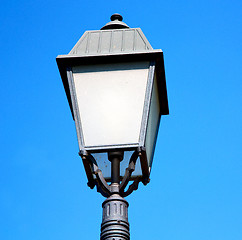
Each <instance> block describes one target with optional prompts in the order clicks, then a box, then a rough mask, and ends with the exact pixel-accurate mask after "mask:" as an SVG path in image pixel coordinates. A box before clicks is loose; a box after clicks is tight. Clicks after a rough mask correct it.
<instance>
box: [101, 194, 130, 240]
mask: <svg viewBox="0 0 242 240" xmlns="http://www.w3.org/2000/svg"><path fill="white" fill-rule="evenodd" d="M128 206H129V204H128V202H127V201H126V200H125V199H124V198H122V197H121V196H120V195H118V194H113V195H112V196H110V197H109V198H107V199H106V200H105V201H104V202H103V204H102V207H103V218H102V224H101V235H100V239H101V240H129V239H130V233H129V222H128Z"/></svg>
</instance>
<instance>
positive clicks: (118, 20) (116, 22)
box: [101, 13, 129, 30]
mask: <svg viewBox="0 0 242 240" xmlns="http://www.w3.org/2000/svg"><path fill="white" fill-rule="evenodd" d="M110 19H111V22H109V23H107V24H106V25H105V26H103V27H102V28H101V30H106V29H122V28H129V26H128V25H127V24H126V23H124V22H122V20H123V17H122V16H121V15H120V14H118V13H115V14H113V15H112V16H111V17H110Z"/></svg>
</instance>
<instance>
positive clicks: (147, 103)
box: [56, 14, 169, 240]
mask: <svg viewBox="0 0 242 240" xmlns="http://www.w3.org/2000/svg"><path fill="white" fill-rule="evenodd" d="M122 20H123V18H122V16H121V15H119V14H114V15H112V16H111V22H109V23H107V24H106V25H105V26H104V27H102V28H101V30H98V31H86V32H85V33H84V34H83V36H82V37H81V38H80V40H79V41H78V42H77V43H76V45H75V46H74V47H73V49H72V50H71V51H70V53H69V54H67V55H59V56H57V58H56V61H57V64H58V68H59V71H60V75H61V78H62V82H63V85H64V88H65V92H66V95H67V99H68V102H69V105H70V109H71V113H72V116H73V119H74V120H75V125H76V131H77V138H78V143H79V149H80V152H79V155H80V156H81V157H82V160H83V164H84V168H85V171H86V174H87V179H88V186H89V187H90V188H94V187H95V186H96V187H97V191H98V192H100V193H101V194H102V195H103V196H104V197H107V199H106V200H105V201H104V203H103V205H102V206H103V220H102V226H101V239H102V240H104V239H105V240H124V239H130V234H129V223H128V202H127V201H126V200H125V199H124V197H126V196H128V195H129V194H131V193H132V192H133V191H134V190H137V188H138V184H139V182H142V183H143V184H144V185H146V184H147V183H148V182H149V177H150V171H151V166H152V160H153V155H154V149H155V143H156V138H157V133H158V128H159V123H160V118H161V115H167V114H169V109H168V101H167V92H166V80H165V72H164V62H163V52H162V51H161V50H153V48H152V47H151V45H150V44H149V42H148V40H147V39H146V37H145V36H144V34H143V32H142V31H141V29H140V28H129V27H128V26H127V25H126V24H125V23H124V22H122ZM130 181H133V182H132V184H131V185H130V186H129V187H128V188H127V185H128V183H129V182H130Z"/></svg>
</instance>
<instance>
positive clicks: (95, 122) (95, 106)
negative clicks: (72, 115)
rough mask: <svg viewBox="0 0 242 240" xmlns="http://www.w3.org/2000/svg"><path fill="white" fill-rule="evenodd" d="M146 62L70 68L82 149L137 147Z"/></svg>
mask: <svg viewBox="0 0 242 240" xmlns="http://www.w3.org/2000/svg"><path fill="white" fill-rule="evenodd" d="M148 68H149V62H138V63H122V64H120V63H119V64H108V65H93V66H79V67H73V68H72V71H73V78H74V85H75V88H76V97H77V103H78V108H79V113H80V119H81V124H82V131H83V135H84V145H85V146H86V147H88V146H89V147H91V146H109V145H120V144H137V143H138V140H139V133H140V127H141V120H142V113H143V105H144V99H145V91H146V85H147V79H148Z"/></svg>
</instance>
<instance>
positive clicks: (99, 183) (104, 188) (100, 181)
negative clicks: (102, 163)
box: [86, 154, 111, 197]
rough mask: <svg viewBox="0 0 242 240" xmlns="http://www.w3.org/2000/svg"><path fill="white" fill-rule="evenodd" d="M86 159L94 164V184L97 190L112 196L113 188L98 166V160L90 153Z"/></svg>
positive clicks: (105, 195)
mask: <svg viewBox="0 0 242 240" xmlns="http://www.w3.org/2000/svg"><path fill="white" fill-rule="evenodd" d="M86 159H87V160H88V161H89V163H90V165H91V166H92V173H93V174H95V176H96V179H94V184H95V185H96V187H97V191H98V192H99V193H101V194H102V196H104V197H109V196H111V188H110V186H109V185H108V184H107V182H106V181H105V179H104V177H103V174H102V171H101V170H100V169H99V168H98V165H97V162H96V160H95V158H94V157H93V156H92V155H91V154H88V155H87V156H86Z"/></svg>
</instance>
